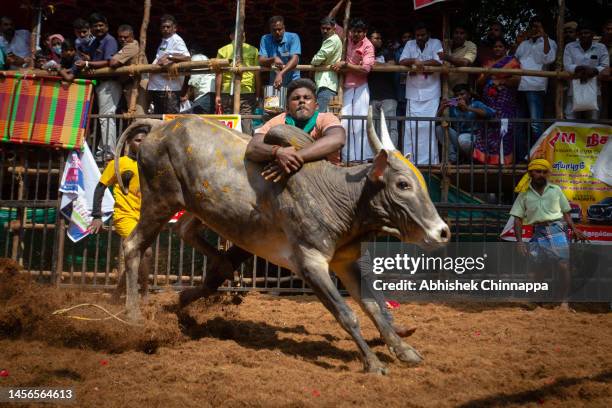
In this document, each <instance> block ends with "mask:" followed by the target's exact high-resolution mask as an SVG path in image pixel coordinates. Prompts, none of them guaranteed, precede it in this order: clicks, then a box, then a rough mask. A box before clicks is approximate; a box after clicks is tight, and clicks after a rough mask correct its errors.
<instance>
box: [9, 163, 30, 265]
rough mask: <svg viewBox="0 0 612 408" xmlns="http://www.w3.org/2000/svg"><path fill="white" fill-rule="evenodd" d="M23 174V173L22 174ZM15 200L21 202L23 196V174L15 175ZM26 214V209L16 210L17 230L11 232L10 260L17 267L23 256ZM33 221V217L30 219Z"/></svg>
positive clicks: (21, 262)
mask: <svg viewBox="0 0 612 408" xmlns="http://www.w3.org/2000/svg"><path fill="white" fill-rule="evenodd" d="M24 174H25V173H24ZM16 179H17V200H23V194H24V191H25V185H24V182H23V174H17V176H16ZM27 213H28V209H27V208H25V207H23V208H18V209H17V218H18V219H19V229H18V230H16V231H13V245H12V251H11V259H12V260H13V261H16V262H18V263H19V265H22V266H23V254H22V251H21V248H22V247H23V239H22V238H24V237H25V233H24V231H25V230H24V228H25V224H26V218H27V217H26V215H27ZM32 219H34V217H32Z"/></svg>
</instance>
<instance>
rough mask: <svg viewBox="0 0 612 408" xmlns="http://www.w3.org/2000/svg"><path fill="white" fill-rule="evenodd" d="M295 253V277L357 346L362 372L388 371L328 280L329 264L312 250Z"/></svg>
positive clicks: (356, 320)
mask: <svg viewBox="0 0 612 408" xmlns="http://www.w3.org/2000/svg"><path fill="white" fill-rule="evenodd" d="M296 252H298V254H297V262H296V263H297V268H298V273H300V274H301V275H302V277H303V278H304V280H305V281H306V283H308V285H309V286H310V288H311V289H312V290H313V292H314V293H315V295H316V296H317V297H318V298H319V300H321V302H323V304H324V305H325V307H327V309H328V310H329V311H330V312H331V313H332V314H333V315H334V317H335V318H336V320H338V322H339V323H340V325H341V326H342V328H343V329H344V330H346V331H347V332H348V333H349V334H350V335H351V337H352V338H353V340H354V341H355V343H357V347H358V348H359V351H360V352H361V355H362V359H363V364H364V370H365V371H366V372H368V373H376V374H386V373H387V369H386V368H385V366H384V365H383V364H382V363H381V362H380V360H379V359H378V357H376V354H374V352H372V350H371V349H370V347H368V345H367V343H366V341H365V340H364V338H363V336H362V334H361V330H360V328H359V321H358V319H357V316H356V315H355V312H353V310H351V308H350V307H349V306H348V305H347V304H346V302H345V301H344V299H343V298H342V296H341V295H340V292H339V291H338V288H336V286H335V285H334V283H333V281H332V280H331V277H330V275H329V264H328V262H327V260H326V259H325V257H324V256H323V255H322V254H321V253H320V252H319V251H317V250H314V249H306V248H299V249H298V250H297V251H296Z"/></svg>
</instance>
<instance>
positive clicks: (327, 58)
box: [310, 1, 342, 112]
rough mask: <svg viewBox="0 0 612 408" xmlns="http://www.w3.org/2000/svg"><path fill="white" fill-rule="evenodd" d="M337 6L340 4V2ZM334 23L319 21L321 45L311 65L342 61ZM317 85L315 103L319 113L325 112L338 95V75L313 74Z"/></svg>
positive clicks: (326, 72) (340, 42)
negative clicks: (321, 37) (317, 105)
mask: <svg viewBox="0 0 612 408" xmlns="http://www.w3.org/2000/svg"><path fill="white" fill-rule="evenodd" d="M338 4H342V1H340V2H339V3H338ZM335 25H336V22H335V21H334V19H333V18H332V17H324V18H323V19H322V20H321V34H322V35H323V44H322V45H321V48H319V51H317V53H316V54H315V56H314V57H312V61H310V63H311V64H312V65H315V66H317V65H333V64H335V63H336V62H338V61H340V60H341V59H342V40H341V39H340V37H339V36H338V34H336V31H335V30H334V27H335ZM315 82H316V84H317V103H318V104H319V111H320V112H327V107H328V105H329V102H330V101H331V99H332V98H333V97H334V96H336V95H338V74H337V73H336V72H334V71H318V72H315Z"/></svg>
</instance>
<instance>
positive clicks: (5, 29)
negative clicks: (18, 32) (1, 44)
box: [0, 17, 15, 37]
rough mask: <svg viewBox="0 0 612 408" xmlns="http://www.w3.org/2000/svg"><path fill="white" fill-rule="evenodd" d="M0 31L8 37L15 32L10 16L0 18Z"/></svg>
mask: <svg viewBox="0 0 612 408" xmlns="http://www.w3.org/2000/svg"><path fill="white" fill-rule="evenodd" d="M0 33H2V34H6V36H8V37H12V36H13V34H15V24H13V20H11V19H10V18H6V17H3V18H2V19H1V20H0Z"/></svg>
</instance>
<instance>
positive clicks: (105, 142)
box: [76, 13, 121, 160]
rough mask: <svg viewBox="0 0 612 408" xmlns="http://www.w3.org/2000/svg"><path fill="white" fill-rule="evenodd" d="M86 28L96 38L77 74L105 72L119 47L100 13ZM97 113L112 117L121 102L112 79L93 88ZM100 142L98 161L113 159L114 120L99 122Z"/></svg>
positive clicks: (115, 135)
mask: <svg viewBox="0 0 612 408" xmlns="http://www.w3.org/2000/svg"><path fill="white" fill-rule="evenodd" d="M89 24H90V26H91V29H92V33H93V35H94V36H95V37H96V38H95V40H94V41H93V42H92V43H91V46H90V47H89V49H88V53H87V55H89V56H90V58H91V60H86V61H82V60H81V61H77V62H76V65H77V67H78V68H79V69H80V70H83V69H85V70H94V69H98V68H106V67H108V66H109V63H110V60H111V58H112V57H113V55H115V54H116V53H117V49H118V44H117V40H116V39H115V37H113V36H112V35H110V34H109V33H108V21H107V20H106V17H104V16H103V15H102V14H99V13H93V14H92V15H91V16H89ZM96 97H97V102H98V112H99V114H100V115H114V114H115V113H116V111H117V106H118V105H119V102H120V101H121V84H120V83H119V81H117V80H116V79H113V78H109V79H99V80H98V85H97V86H96ZM100 128H101V135H102V137H101V141H100V145H99V148H98V151H97V152H96V157H97V159H98V160H108V159H112V158H113V157H114V152H115V145H116V142H117V140H116V139H117V128H116V124H115V119H114V118H101V119H100Z"/></svg>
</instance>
